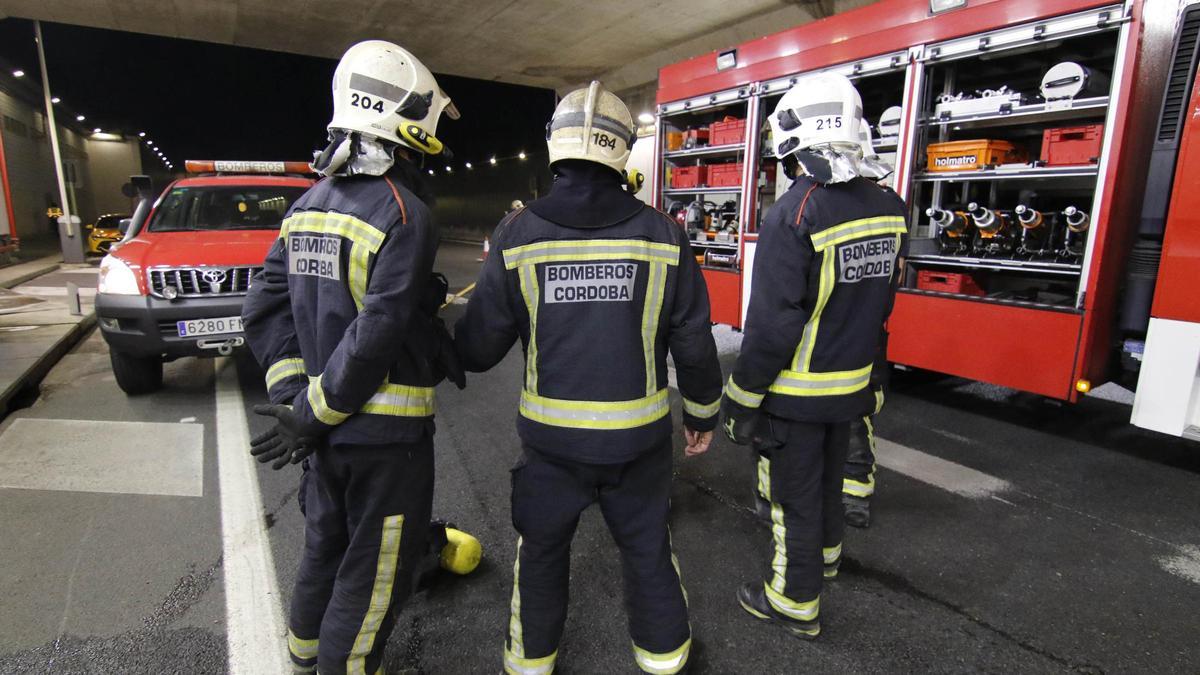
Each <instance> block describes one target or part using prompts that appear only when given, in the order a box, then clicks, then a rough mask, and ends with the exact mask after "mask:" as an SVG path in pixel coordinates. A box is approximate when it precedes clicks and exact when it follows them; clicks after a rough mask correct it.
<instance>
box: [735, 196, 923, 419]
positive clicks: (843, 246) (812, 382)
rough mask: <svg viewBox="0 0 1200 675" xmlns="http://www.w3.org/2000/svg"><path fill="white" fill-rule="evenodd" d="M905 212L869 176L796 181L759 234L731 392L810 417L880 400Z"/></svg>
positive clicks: (862, 409) (750, 404)
mask: <svg viewBox="0 0 1200 675" xmlns="http://www.w3.org/2000/svg"><path fill="white" fill-rule="evenodd" d="M905 212H906V209H905V206H904V202H903V201H901V199H900V198H899V196H897V195H896V193H895V192H892V191H891V190H890V189H888V188H883V187H880V186H878V185H876V184H875V183H873V182H871V181H869V180H867V179H865V178H856V179H854V180H851V181H849V182H846V183H836V184H830V185H822V184H820V183H816V182H814V181H812V180H811V179H809V178H807V177H801V178H799V179H797V180H796V182H795V183H793V185H792V187H791V188H790V189H789V190H788V191H787V193H786V194H784V195H783V197H782V198H781V199H780V200H779V201H778V202H776V204H775V205H774V206H773V207H772V208H771V210H770V211H769V212H768V213H767V215H766V217H765V219H764V222H763V226H762V230H761V233H760V235H759V242H758V248H757V249H756V253H755V260H754V287H753V291H752V293H751V296H750V308H749V310H748V312H747V315H746V327H745V335H744V337H743V341H742V349H741V354H740V355H739V356H738V360H737V363H736V365H735V367H734V370H733V373H732V375H731V376H730V378H729V380H728V381H727V382H726V385H725V395H726V396H727V397H728V398H729V399H730V400H731V401H733V402H734V403H736V404H738V405H741V406H743V407H745V408H750V409H758V408H760V407H761V408H763V409H765V410H766V411H767V412H769V413H771V414H772V415H775V416H778V417H784V418H787V419H792V420H798V421H805V422H841V421H846V420H850V419H854V418H856V417H861V416H863V415H866V414H869V413H870V412H871V411H872V410H873V409H874V408H875V396H874V393H873V391H872V387H871V386H870V385H871V376H872V369H873V366H875V364H876V359H877V357H879V356H880V351H881V344H880V343H881V342H882V340H881V337H882V335H883V332H882V330H881V328H882V326H883V323H884V321H885V320H886V319H887V317H888V315H889V314H890V313H891V310H892V302H893V300H894V298H895V290H896V285H897V284H898V282H899V272H900V270H899V264H900V263H901V260H902V258H903V257H904V254H905V250H906V248H907V231H908V230H907V226H906V224H905Z"/></svg>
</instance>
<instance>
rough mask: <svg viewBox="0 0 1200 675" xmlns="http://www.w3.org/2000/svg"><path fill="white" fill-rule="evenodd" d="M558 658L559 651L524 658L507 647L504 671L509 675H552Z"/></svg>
mask: <svg viewBox="0 0 1200 675" xmlns="http://www.w3.org/2000/svg"><path fill="white" fill-rule="evenodd" d="M557 658H558V652H557V651H556V652H554V653H553V654H551V655H550V656H543V657H542V658H540V659H523V658H521V657H519V656H517V655H515V654H513V653H512V652H510V651H508V650H507V649H505V650H504V672H506V673H508V674H509V675H550V673H553V672H554V661H555V659H557Z"/></svg>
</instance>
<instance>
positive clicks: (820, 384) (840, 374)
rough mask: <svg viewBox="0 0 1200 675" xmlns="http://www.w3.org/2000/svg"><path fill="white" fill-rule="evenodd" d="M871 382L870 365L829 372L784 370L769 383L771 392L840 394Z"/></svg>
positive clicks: (864, 387) (811, 394) (859, 388)
mask: <svg viewBox="0 0 1200 675" xmlns="http://www.w3.org/2000/svg"><path fill="white" fill-rule="evenodd" d="M870 383H871V366H869V365H868V366H864V367H862V368H859V369H858V370H842V371H836V372H829V373H804V372H797V371H794V370H784V371H782V372H780V373H779V377H777V378H775V383H774V384H772V385H771V389H770V391H771V393H773V394H786V395H788V396H841V395H844V394H853V393H854V392H856V391H861V390H863V389H866V388H867V385H869V384H870Z"/></svg>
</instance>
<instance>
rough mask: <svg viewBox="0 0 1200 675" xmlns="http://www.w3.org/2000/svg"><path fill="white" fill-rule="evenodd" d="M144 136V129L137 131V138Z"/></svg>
mask: <svg viewBox="0 0 1200 675" xmlns="http://www.w3.org/2000/svg"><path fill="white" fill-rule="evenodd" d="M145 137H146V132H144V131H139V132H138V138H145Z"/></svg>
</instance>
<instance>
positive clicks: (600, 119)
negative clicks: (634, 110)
mask: <svg viewBox="0 0 1200 675" xmlns="http://www.w3.org/2000/svg"><path fill="white" fill-rule="evenodd" d="M583 123H584V116H583V113H581V112H574V113H567V114H565V115H559V116H558V117H555V118H554V121H553V122H551V123H550V131H557V130H559V129H567V128H570V127H576V128H578V127H582V126H583ZM592 128H594V129H603V130H605V131H607V132H608V133H610V134H616V136H617V138H620V139H621V140H623V141H628V140H629V134H631V133H632V132H633V128H632V127H626V126H625V125H624V124H622V123H621V121H620V120H618V119H615V118H612V117H608V116H606V115H600V114H594V115H592Z"/></svg>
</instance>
